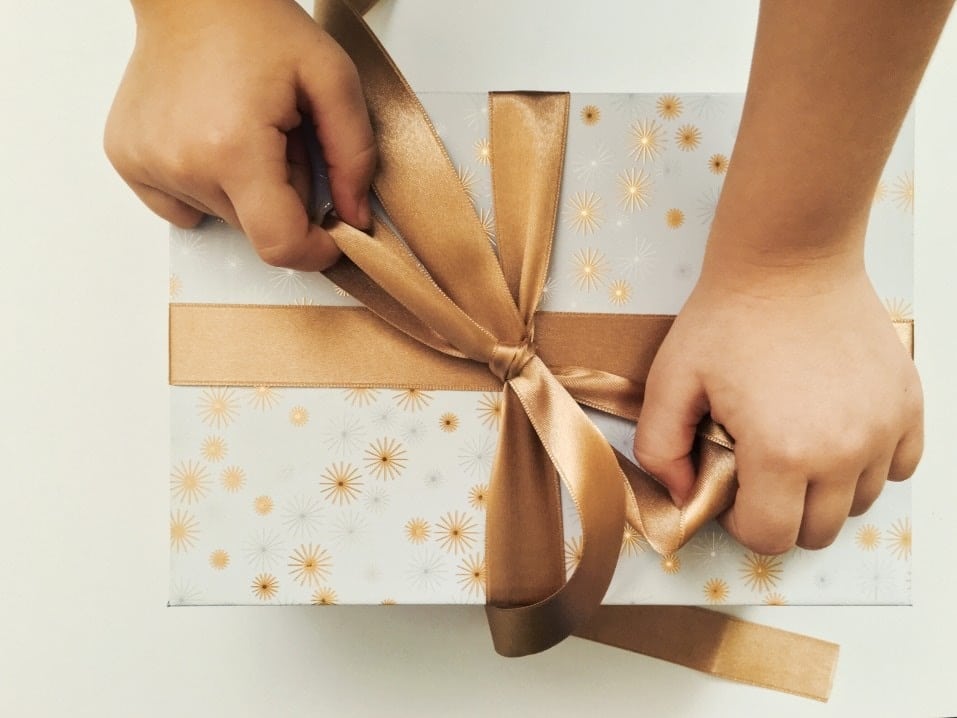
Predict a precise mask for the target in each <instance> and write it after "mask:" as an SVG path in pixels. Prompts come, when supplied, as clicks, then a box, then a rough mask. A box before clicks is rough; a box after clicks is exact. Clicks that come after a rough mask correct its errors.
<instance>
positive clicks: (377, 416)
mask: <svg viewBox="0 0 957 718" xmlns="http://www.w3.org/2000/svg"><path fill="white" fill-rule="evenodd" d="M397 415H398V412H397V411H396V409H395V407H394V406H392V405H390V404H384V405H382V406H380V407H377V408H376V410H375V411H374V412H373V413H372V424H373V425H374V426H375V427H376V428H377V429H380V430H382V429H391V428H392V427H393V426H395V420H396V416H397Z"/></svg>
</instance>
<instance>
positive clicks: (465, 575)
mask: <svg viewBox="0 0 957 718" xmlns="http://www.w3.org/2000/svg"><path fill="white" fill-rule="evenodd" d="M456 575H457V576H458V579H459V583H460V584H461V585H462V587H463V588H464V589H465V590H467V591H468V592H469V593H470V594H475V595H477V596H482V595H484V594H485V582H486V581H487V580H488V570H487V569H486V567H485V559H484V558H483V557H482V556H480V555H479V554H477V553H476V554H472V555H471V556H469V557H467V558H466V559H465V560H463V561H462V563H460V564H459V566H458V572H457V573H456Z"/></svg>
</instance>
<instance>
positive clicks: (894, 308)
mask: <svg viewBox="0 0 957 718" xmlns="http://www.w3.org/2000/svg"><path fill="white" fill-rule="evenodd" d="M884 307H885V308H886V309H887V313H888V314H889V315H890V318H891V321H892V322H906V321H910V320H911V319H913V318H914V310H913V307H911V304H910V302H906V301H904V300H903V299H898V298H896V297H895V298H892V299H885V300H884Z"/></svg>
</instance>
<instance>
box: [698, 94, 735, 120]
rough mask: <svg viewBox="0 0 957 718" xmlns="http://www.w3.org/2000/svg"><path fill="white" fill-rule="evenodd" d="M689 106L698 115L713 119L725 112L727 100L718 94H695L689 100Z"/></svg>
mask: <svg viewBox="0 0 957 718" xmlns="http://www.w3.org/2000/svg"><path fill="white" fill-rule="evenodd" d="M688 108H689V109H690V110H691V111H692V112H694V113H695V114H696V115H697V116H698V117H701V118H704V119H706V120H712V119H714V118H716V117H719V116H721V115H723V114H724V112H725V110H727V102H726V101H725V99H724V98H722V97H719V96H718V95H694V96H692V97H691V99H690V100H688Z"/></svg>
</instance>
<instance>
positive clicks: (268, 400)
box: [249, 384, 279, 411]
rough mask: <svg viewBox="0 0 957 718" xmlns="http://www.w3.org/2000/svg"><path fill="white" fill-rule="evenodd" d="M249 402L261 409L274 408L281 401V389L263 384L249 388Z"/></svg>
mask: <svg viewBox="0 0 957 718" xmlns="http://www.w3.org/2000/svg"><path fill="white" fill-rule="evenodd" d="M249 403H250V405H251V406H252V407H253V408H255V409H259V410H260V411H266V409H272V408H273V407H275V406H276V404H278V403H279V391H278V390H277V389H276V388H275V387H272V386H266V385H265V384H261V385H260V386H254V387H253V388H252V389H250V390H249Z"/></svg>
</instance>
